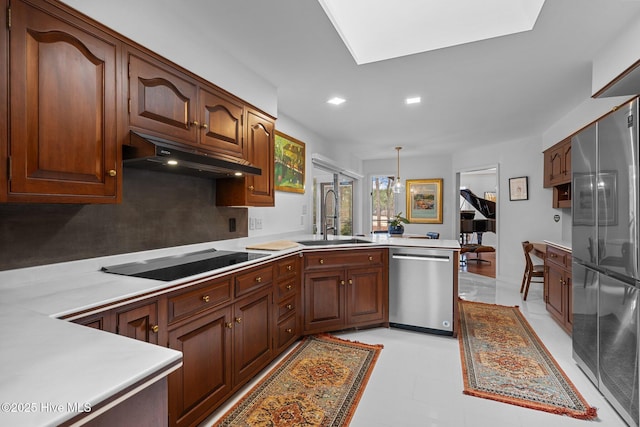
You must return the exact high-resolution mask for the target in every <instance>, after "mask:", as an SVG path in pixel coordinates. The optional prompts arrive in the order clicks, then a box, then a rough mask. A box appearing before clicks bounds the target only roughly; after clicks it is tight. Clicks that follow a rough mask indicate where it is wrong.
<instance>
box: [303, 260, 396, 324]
mask: <svg viewBox="0 0 640 427" xmlns="http://www.w3.org/2000/svg"><path fill="white" fill-rule="evenodd" d="M387 266H388V255H387V250H386V249H380V250H378V249H376V250H361V251H357V250H356V251H353V250H352V251H350V252H347V253H341V252H313V253H310V254H309V256H307V254H305V273H304V285H303V293H304V333H305V334H311V333H319V332H329V331H333V330H339V329H345V328H352V327H360V326H372V325H376V324H385V323H388V321H389V310H388V301H389V285H388V276H387V274H386V272H387V271H388V267H387Z"/></svg>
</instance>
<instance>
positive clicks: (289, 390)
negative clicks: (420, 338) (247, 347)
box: [215, 335, 382, 427]
mask: <svg viewBox="0 0 640 427" xmlns="http://www.w3.org/2000/svg"><path fill="white" fill-rule="evenodd" d="M381 350H382V346H381V345H369V344H362V343H357V342H352V341H346V340H343V339H340V338H336V337H333V336H330V335H320V336H318V335H316V336H310V337H307V338H306V339H305V340H304V341H302V342H301V343H300V344H299V345H298V346H297V347H296V348H295V349H294V350H293V351H292V352H291V353H290V354H289V355H287V357H286V358H285V359H284V360H283V361H282V362H280V363H279V364H278V366H276V367H275V368H273V370H272V371H271V372H269V374H267V376H266V377H265V378H264V379H263V380H261V381H260V382H259V383H258V384H257V385H256V386H255V387H254V388H253V389H252V390H251V391H250V392H249V393H248V394H247V395H246V396H245V397H243V398H242V400H241V401H240V402H238V403H237V404H236V405H235V406H234V407H233V408H231V409H230V410H229V411H228V412H227V413H226V414H225V415H224V416H223V417H222V418H221V420H220V421H219V422H218V423H216V424H215V425H216V426H234V427H241V426H251V427H263V426H265V427H266V426H270V427H285V426H286V427H302V426H304V427H311V426H322V427H325V426H326V427H328V426H335V427H337V426H346V425H349V421H350V420H351V417H352V416H353V414H354V412H355V409H356V406H357V404H358V401H359V400H360V396H362V393H363V392H364V388H365V386H366V384H367V381H368V380H369V376H370V375H371V372H372V371H373V366H374V364H375V362H376V360H377V359H378V355H379V354H380V351H381Z"/></svg>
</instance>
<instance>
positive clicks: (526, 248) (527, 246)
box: [522, 240, 533, 270]
mask: <svg viewBox="0 0 640 427" xmlns="http://www.w3.org/2000/svg"><path fill="white" fill-rule="evenodd" d="M522 250H523V251H524V260H525V262H526V264H527V270H531V269H532V268H533V262H532V261H531V255H529V252H531V251H532V250H533V244H531V243H529V241H528V240H525V241H524V242H522Z"/></svg>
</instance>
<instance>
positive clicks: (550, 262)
mask: <svg viewBox="0 0 640 427" xmlns="http://www.w3.org/2000/svg"><path fill="white" fill-rule="evenodd" d="M544 285H545V286H544V287H545V303H546V306H547V311H549V313H550V314H551V316H552V317H553V318H554V319H555V320H556V321H557V322H558V323H559V324H560V326H562V328H563V329H564V330H565V331H567V332H568V333H571V330H572V315H573V306H572V289H571V287H572V280H571V252H568V251H565V250H562V249H560V248H557V247H555V246H549V245H547V253H546V257H545V277H544Z"/></svg>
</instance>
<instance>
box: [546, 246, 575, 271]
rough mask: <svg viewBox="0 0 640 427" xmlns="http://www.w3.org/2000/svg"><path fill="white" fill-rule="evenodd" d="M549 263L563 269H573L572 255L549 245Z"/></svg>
mask: <svg viewBox="0 0 640 427" xmlns="http://www.w3.org/2000/svg"><path fill="white" fill-rule="evenodd" d="M547 262H549V263H552V264H557V265H559V266H561V267H563V268H571V253H570V252H567V251H564V250H562V249H560V248H556V247H555V246H549V245H547Z"/></svg>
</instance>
